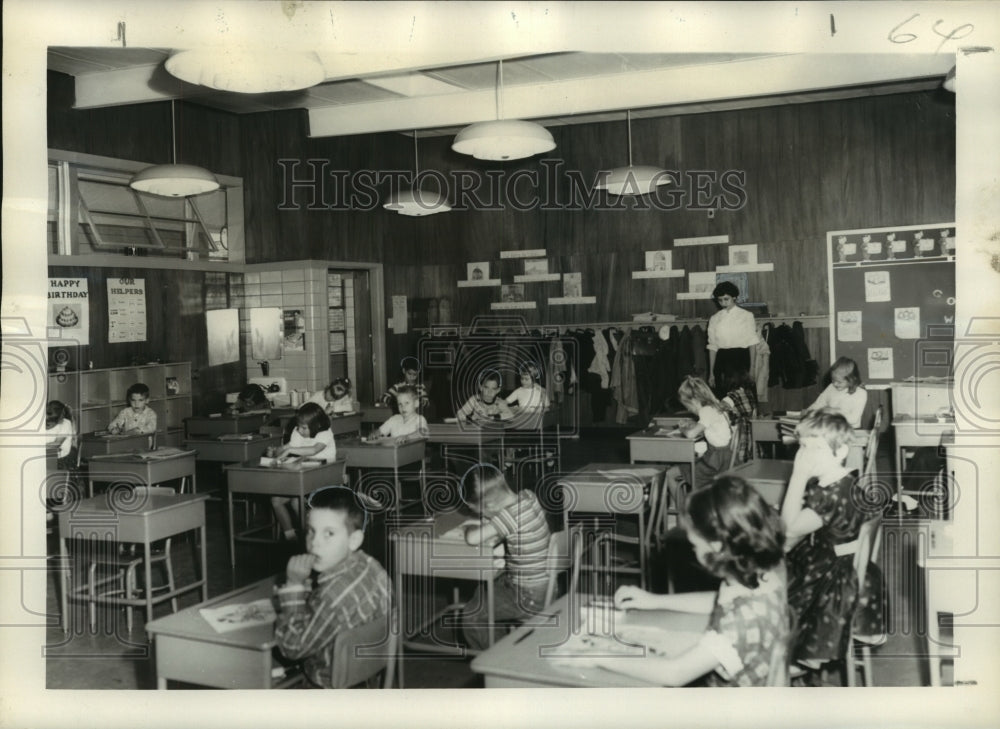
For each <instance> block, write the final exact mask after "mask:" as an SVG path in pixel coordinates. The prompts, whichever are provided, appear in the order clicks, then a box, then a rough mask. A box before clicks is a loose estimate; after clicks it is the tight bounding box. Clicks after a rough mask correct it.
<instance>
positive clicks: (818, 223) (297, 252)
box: [49, 74, 955, 374]
mask: <svg viewBox="0 0 1000 729" xmlns="http://www.w3.org/2000/svg"><path fill="white" fill-rule="evenodd" d="M53 76H55V77H57V79H56V83H51V82H50V103H51V104H52V105H53V108H52V109H51V110H50V114H49V126H50V131H49V133H50V140H51V142H50V143H51V146H53V147H59V148H63V149H71V150H77V151H82V152H90V153H94V154H104V155H109V156H116V157H124V158H128V159H140V160H147V161H150V162H162V161H167V160H168V159H169V128H170V127H169V125H170V109H169V104H162V103H160V104H146V105H143V106H136V107H117V108H114V109H107V110H92V111H72V110H69V109H68V108H67V101H66V95H67V94H70V95H71V93H72V85H71V84H69V86H68V87H67V85H66V80H67V79H66V78H65V77H60V76H59V75H58V74H50V79H51V78H52V77H53ZM551 131H552V133H553V136H554V137H555V139H556V143H557V147H556V150H555V151H554V152H553V153H551V154H550V157H552V158H553V159H554V160H561V162H562V167H561V169H560V175H559V176H557V182H556V184H555V188H554V190H553V192H552V194H553V195H555V199H556V200H566V199H568V197H569V184H568V183H567V181H566V179H565V172H566V171H568V170H576V171H579V172H580V174H581V175H582V177H583V179H585V180H587V181H588V184H589V182H592V180H593V175H594V174H595V173H596V172H597V171H598V170H601V169H610V168H612V167H616V166H620V165H623V164H624V163H625V161H626V155H627V150H626V142H625V125H624V122H614V123H603V124H584V125H575V126H564V127H556V128H553V129H552V130H551ZM178 134H179V136H178V139H179V142H178V149H179V150H180V153H181V157H182V161H185V162H193V163H195V164H203V165H205V166H207V167H210V168H211V169H214V170H216V171H218V172H222V173H228V174H234V175H240V176H242V177H243V178H244V183H245V212H246V244H247V261H248V262H251V263H261V262H267V261H277V260H292V259H303V258H319V259H334V260H345V261H352V260H353V261H381V262H383V263H384V264H385V284H386V290H385V295H386V309H387V311H391V302H390V300H389V297H390V296H392V295H394V294H404V295H406V296H408V297H410V299H411V300H414V299H431V298H435V299H440V298H448V299H449V300H450V302H451V304H452V312H453V319H454V320H456V321H459V322H461V323H466V324H467V323H468V322H469V321H471V319H472V317H473V316H475V315H477V314H488V313H489V303H490V302H491V301H497V300H499V297H500V291H499V289H459V288H458V287H457V286H456V282H457V281H458V280H460V279H463V278H465V264H466V262H469V261H479V260H488V261H491V262H492V263H493V265H494V266H496V267H497V268H496V270H498V271H499V272H500V275H501V278H502V279H503V280H504V282H505V283H507V282H513V275H514V274H515V273H518V272H520V270H521V265H522V264H521V262H520V261H516V260H504V261H502V262H501V260H500V251H501V250H506V249H527V248H545V249H546V251H547V254H548V258H549V270H550V271H559V272H574V271H579V272H581V273H582V274H583V288H584V293H585V294H591V295H595V296H596V297H597V304H595V305H584V306H578V305H574V306H548V305H547V303H546V300H547V298H548V297H550V296H558V295H560V293H561V284H558V283H529V284H525V290H526V297H527V298H529V299H531V300H535V301H537V302H538V309H537V310H536V311H533V312H532V311H528V312H524V314H525V318H526V320H527V321H528V323H529V324H532V325H534V324H547V323H551V324H572V323H575V322H600V321H622V320H629V319H631V317H632V315H633V314H635V313H638V312H645V311H657V312H667V313H674V314H677V315H678V316H681V317H707V316H709V315H710V314H711V313H712V311H713V307H712V305H711V303H710V302H706V301H693V302H679V301H677V300H676V298H675V295H676V293H677V292H678V291H682V290H686V288H687V282H686V280H685V279H660V280H633V279H632V278H631V272H632V271H633V270H638V269H641V268H642V267H643V260H644V259H643V252H644V251H646V250H653V249H659V248H671V247H672V244H673V240H674V239H675V238H680V237H691V236H703V235H716V234H726V235H728V236H729V237H730V242H731V243H734V244H741V243H756V244H758V245H759V256H760V259H761V260H762V261H772V262H773V263H774V264H775V271H774V272H773V273H751V274H749V289H750V291H749V294H750V298H751V299H752V300H753V301H763V302H767V303H768V305H769V307H770V310H771V312H773V313H784V314H787V315H796V314H824V313H826V309H827V285H826V271H825V252H824V246H825V233H826V231H828V230H835V229H848V228H860V227H876V226H883V225H893V224H918V223H924V222H939V221H948V220H952V219H953V218H954V215H955V202H954V189H955V108H954V97H953V96H952V95H950V94H947V93H946V92H942V91H932V92H920V93H906V94H898V95H889V96H875V97H865V98H860V99H848V100H840V101H830V102H822V103H812V104H788V105H781V106H773V107H766V108H759V109H748V110H739V111H730V112H719V113H712V114H697V115H690V116H679V117H665V118H659V119H637V120H635V121H633V123H632V139H633V159H634V161H635V163H636V164H651V165H659V166H662V167H664V168H666V169H669V170H677V171H679V172H680V173H681V174H682V176H685V175H688V174H689V173H691V172H692V171H695V170H708V171H714V172H715V173H717V174H721V173H723V172H725V171H727V170H738V171H742V172H744V173H745V175H746V182H745V185H744V186H743V189H744V190H745V193H746V205H745V206H744V207H742V208H741V209H739V210H733V211H728V210H724V209H723V210H718V211H716V213H715V215H714V217H711V218H710V217H709V215H708V213H707V212H706V211H705V210H695V209H690V206H681V207H680V209H672V210H660V209H639V208H638V207H629V206H627V205H626V206H625V207H624V209H613V210H607V209H594V208H593V207H591V208H590V209H574V208H573V207H572V206H564V207H559V206H554V207H556V209H544V208H543V207H540V206H536V207H535V208H533V209H527V210H521V209H515V208H514V207H513V206H512V205H509V204H505V205H504V206H503V209H500V210H469V209H467V210H454V211H452V212H450V213H446V214H443V215H434V216H428V217H423V218H408V217H404V216H400V215H397V214H395V213H392V212H389V211H386V210H383V209H382V207H381V203H382V202H384V200H385V196H386V194H387V191H388V185H384V184H383V185H381V186H377V190H376V191H375V198H377V199H372V200H371V202H372V203H373V205H372V206H371V209H368V210H361V209H330V203H331V202H334V201H336V200H337V198H338V196H337V194H336V180H335V178H334V176H332V175H330V173H331V172H333V171H345V172H349V173H356V172H359V171H363V170H371V171H376V172H377V171H386V170H401V171H409V170H411V169H412V167H413V143H412V139H410V138H409V137H406V136H403V135H400V134H378V135H364V136H355V137H330V138H315V139H313V138H309V137H308V136H307V135H308V117H307V115H306V114H305V112H303V111H300V110H299V111H285V112H273V113H261V114H251V115H245V116H239V117H237V116H234V115H231V114H226V113H224V112H218V111H214V110H211V109H205V108H202V107H198V106H197V105H195V104H190V103H183V104H180V105H179V107H178ZM450 145H451V137H437V138H426V139H421V140H420V145H419V159H420V168H421V169H422V170H436V171H439V172H442V173H444V174H445V175H451V174H452V173H454V172H456V171H462V170H468V171H473V172H479V173H481V174H483V175H485V174H486V172H487V171H489V170H503V173H502V175H500V177H499V179H500V181H501V182H503V181H506V180H508V179H510V177H511V176H512V175H514V174H515V173H518V172H519V171H522V173H523V172H527V173H530V172H533V171H534V172H538V173H539V174H542V172H543V171H544V165H543V164H542V162H541V160H540V159H529V160H522V161H518V162H514V163H507V164H499V163H486V162H480V161H477V160H472V159H470V158H466V157H464V156H462V155H458V154H456V153H454V152H453V151H452V150H451V148H450ZM280 160H287V161H289V162H286V167H287V165H288V164H291V163H292V162H298V163H299V167H298V169H297V171H296V175H297V176H298V177H299V178H300V179H302V178H309V177H310V176H311V175H312V174H313V168H311V167H310V166H309V165H308V162H309V161H310V160H313V161H316V164H317V165H318V164H325V171H326V173H327V176H326V177H325V178H324V187H323V189H322V190H320V191H319V197H320V198H321V199H320V200H319V201H318V202H319V204H318V205H313V206H309V205H308V203H309V202H310V198H311V197H312V195H313V193H315V192H316V191H317V188H316V186H313V189H309V186H306V187H304V188H303V187H300V188H299V189H296V190H292V189H291V188H290V186H289V185H288V184H287V181H286V180H285V174H286V173H285V168H283V167H282V165H281V164H280V163H279V161H280ZM540 184H541V182H540ZM543 186H544V185H543ZM522 189H523V188H522ZM713 189H714V190H715V191H717V190H718V186H715V187H714V188H713ZM484 196H485V197H489V195H484ZM286 198H288V199H287V200H286ZM293 202H294V203H297V204H296V205H291V204H290V203H293ZM362 202H364V201H362ZM283 203H284V205H283ZM282 207H284V208H291V209H282ZM725 262H727V251H726V248H725V246H708V247H693V248H681V249H677V250H676V251H675V253H674V266H675V267H679V268H685V269H686V270H688V271H698V270H709V269H711V268H712V267H714V266H715V265H716V264H719V263H725ZM388 345H389V346H388V353H387V354H388V361H390V362H395V361H398V360H399V357H400V356H401V355H402V354H405V349H406V347H407V343H406V338H404V337H401V336H397V335H393V334H391V333H390V334H389V335H388ZM109 364H116V363H109ZM826 364H827V363H826V362H820V365H821V366H824V367H825V366H826ZM391 374H394V373H391Z"/></svg>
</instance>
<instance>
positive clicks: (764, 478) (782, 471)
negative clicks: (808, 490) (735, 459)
mask: <svg viewBox="0 0 1000 729" xmlns="http://www.w3.org/2000/svg"><path fill="white" fill-rule="evenodd" d="M793 463H794V462H793V461H778V460H775V459H773V458H757V459H755V460H753V461H747V462H746V463H741V464H740V465H738V466H736V467H734V468H733V469H732V470H730V471H729V473H731V474H733V475H735V476H739V477H740V478H742V479H743V480H744V481H746V482H747V483H748V484H750V485H751V486H753V488H754V489H755V490H756V491H757V493H759V494H760V495H761V496H763V497H764V501H766V502H767V503H769V504H770V505H771V506H773V507H774V508H776V509H780V508H781V502H782V501H783V500H784V498H785V491H786V490H787V489H788V479H790V478H791V477H792V465H793Z"/></svg>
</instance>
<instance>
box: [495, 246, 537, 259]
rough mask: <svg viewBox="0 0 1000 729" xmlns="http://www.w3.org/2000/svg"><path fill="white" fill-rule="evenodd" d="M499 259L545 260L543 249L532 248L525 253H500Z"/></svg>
mask: <svg viewBox="0 0 1000 729" xmlns="http://www.w3.org/2000/svg"><path fill="white" fill-rule="evenodd" d="M500 258H545V249H544V248H532V249H531V250H527V251H500Z"/></svg>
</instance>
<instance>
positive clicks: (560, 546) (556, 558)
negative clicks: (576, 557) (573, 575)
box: [545, 529, 573, 607]
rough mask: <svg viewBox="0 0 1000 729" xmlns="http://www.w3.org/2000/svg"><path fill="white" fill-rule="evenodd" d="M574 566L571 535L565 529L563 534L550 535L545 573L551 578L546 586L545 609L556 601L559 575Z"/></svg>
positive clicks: (554, 533)
mask: <svg viewBox="0 0 1000 729" xmlns="http://www.w3.org/2000/svg"><path fill="white" fill-rule="evenodd" d="M572 564H573V561H572V559H571V557H570V533H569V532H568V531H567V530H565V529H564V530H563V531H561V532H552V533H551V534H550V535H549V549H548V552H547V553H546V555H545V571H546V573H547V574H548V576H549V581H548V584H547V585H546V586H545V607H548V606H549V605H551V604H552V603H553V602H554V601H555V598H556V587H557V586H558V582H559V575H560V574H561V573H563V572H565V571H566V570H567V569H568V568H571V566H572ZM570 581H571V582H572V580H570Z"/></svg>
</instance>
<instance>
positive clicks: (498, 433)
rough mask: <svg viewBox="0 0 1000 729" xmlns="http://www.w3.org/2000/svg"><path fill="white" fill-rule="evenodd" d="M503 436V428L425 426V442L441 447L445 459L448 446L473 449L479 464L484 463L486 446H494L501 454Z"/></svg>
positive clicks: (444, 424) (440, 424)
mask: <svg viewBox="0 0 1000 729" xmlns="http://www.w3.org/2000/svg"><path fill="white" fill-rule="evenodd" d="M503 435H504V431H503V428H481V427H479V426H477V425H473V424H471V423H457V422H455V423H428V424H427V442H428V443H436V444H438V445H440V446H443V448H442V454H443V456H444V458H445V459H447V457H448V455H447V447H448V446H466V447H469V448H475V449H476V452H477V455H478V458H479V462H480V463H485V460H484V453H485V450H486V447H487V446H496V448H498V449H499V452H500V453H503Z"/></svg>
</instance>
